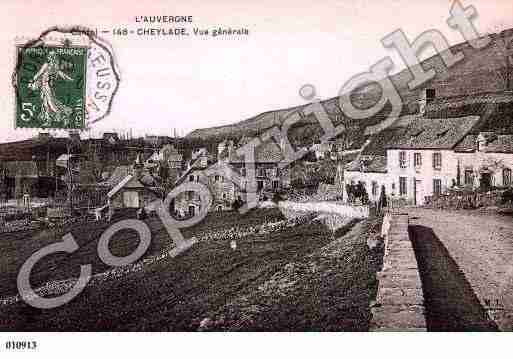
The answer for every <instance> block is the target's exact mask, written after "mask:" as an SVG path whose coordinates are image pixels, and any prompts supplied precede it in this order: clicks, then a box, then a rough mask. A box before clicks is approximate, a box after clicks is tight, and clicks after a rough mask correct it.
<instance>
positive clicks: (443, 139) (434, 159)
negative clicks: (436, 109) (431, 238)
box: [386, 116, 479, 205]
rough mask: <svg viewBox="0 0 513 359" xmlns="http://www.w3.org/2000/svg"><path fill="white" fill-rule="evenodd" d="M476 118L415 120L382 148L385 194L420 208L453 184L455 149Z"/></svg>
mask: <svg viewBox="0 0 513 359" xmlns="http://www.w3.org/2000/svg"><path fill="white" fill-rule="evenodd" d="M478 121H479V117H478V116H465V117H457V118H443V119H434V118H424V117H418V118H415V119H414V120H413V121H412V123H411V124H410V125H409V126H408V127H407V128H406V129H405V131H404V133H402V134H401V135H400V136H397V137H396V138H395V139H393V140H392V141H391V142H389V144H388V145H387V146H386V148H387V152H386V153H387V155H386V156H387V176H388V181H389V183H388V186H389V187H388V188H387V190H388V192H389V193H390V194H391V195H392V196H393V197H394V198H400V199H403V200H405V201H406V202H407V203H410V204H415V205H423V204H424V203H425V201H426V199H427V198H428V197H430V196H433V195H439V194H441V193H444V192H446V191H447V189H448V188H450V187H452V186H454V185H455V184H456V183H457V177H458V155H456V153H455V148H456V146H457V145H458V144H459V143H460V142H461V141H462V140H463V139H464V138H465V136H467V134H468V133H469V132H470V131H471V130H472V129H473V128H474V126H475V125H476V124H477V123H478Z"/></svg>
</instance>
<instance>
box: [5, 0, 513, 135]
mask: <svg viewBox="0 0 513 359" xmlns="http://www.w3.org/2000/svg"><path fill="white" fill-rule="evenodd" d="M461 3H462V5H463V6H469V5H473V6H475V7H476V9H477V12H478V14H479V15H478V17H477V18H476V19H475V20H474V23H475V26H476V28H477V29H478V30H479V31H480V32H481V33H486V32H496V31H497V30H501V29H505V28H512V27H513V17H512V16H511V14H513V1H511V0H468V1H465V0H463V1H462V2H461ZM451 4H452V0H451V1H449V0H423V1H418V0H390V1H382V0H350V1H349V0H338V1H337V0H323V1H322V2H315V1H306V0H272V1H269V0H260V1H251V2H250V1H247V0H211V1H208V2H205V1H198V0H187V1H176V0H167V1H146V0H137V1H131V0H111V1H87V2H84V1H83V2H81V4H78V2H77V1H57V0H44V1H20V0H1V1H0V21H1V23H2V31H1V32H0V47H1V49H2V50H3V51H2V52H1V53H2V56H1V57H0V142H7V141H9V142H10V141H15V140H22V139H26V138H29V137H31V136H33V135H35V134H37V132H38V130H21V129H14V125H13V123H14V116H15V114H14V91H13V87H12V84H11V76H12V73H13V70H14V66H15V65H14V60H15V56H14V54H15V52H14V48H15V38H16V37H17V36H21V37H27V38H34V37H38V36H39V34H40V33H41V32H43V31H45V30H46V29H48V28H50V27H53V26H73V25H80V26H85V27H89V28H98V29H107V30H112V29H123V28H127V29H133V30H137V29H138V28H141V27H147V28H150V27H152V28H159V27H160V28H169V27H186V28H187V29H188V32H189V33H192V32H193V28H200V29H212V28H216V27H219V26H221V27H223V28H228V27H231V28H241V27H242V28H247V29H248V30H249V35H248V36H235V37H228V38H226V37H215V38H214V37H211V36H209V37H197V36H183V37H170V36H167V37H157V36H155V37H148V36H136V35H129V36H113V35H112V34H111V33H109V34H102V38H103V39H104V40H105V41H106V42H108V43H109V44H110V45H111V47H112V49H113V52H114V56H115V58H116V61H117V64H118V67H119V71H120V77H121V82H120V88H119V91H118V92H117V94H116V96H115V98H114V101H113V106H112V110H111V113H110V115H109V116H108V117H106V118H104V119H103V120H101V121H100V122H98V123H96V124H95V125H94V127H93V129H92V134H93V136H97V135H101V133H102V132H104V131H112V130H118V131H128V130H129V129H132V134H133V135H134V136H135V135H145V134H159V135H172V134H173V131H174V130H173V129H174V128H176V129H177V130H178V133H179V134H181V135H185V134H186V133H188V132H190V131H191V130H194V129H196V128H204V127H212V126H220V125H227V124H231V123H235V122H238V121H241V120H244V119H247V118H250V117H252V116H255V115H257V114H259V113H261V112H265V111H269V110H274V109H279V108H286V107H290V106H295V105H301V104H304V103H305V100H304V99H302V98H301V97H300V96H299V89H300V88H301V87H302V86H303V85H305V84H312V85H313V86H315V89H316V92H317V96H318V97H319V98H322V99H324V98H329V97H333V96H336V95H337V94H338V92H339V90H340V88H341V87H342V85H343V84H344V83H345V82H346V81H347V80H348V79H349V78H350V77H352V76H353V75H356V74H358V73H360V72H363V71H367V70H368V69H369V67H370V66H372V65H373V64H374V63H376V62H378V61H379V60H380V59H382V58H383V57H385V56H390V57H391V58H392V59H393V61H394V63H395V64H396V70H399V69H402V68H404V65H403V63H402V61H401V60H400V58H399V56H398V55H397V53H395V52H394V51H393V50H389V49H385V48H384V47H383V46H382V44H381V42H380V40H381V38H383V37H384V36H386V35H387V34H389V33H391V32H393V31H394V30H396V29H398V28H400V29H402V30H403V31H404V32H405V33H406V34H407V36H408V37H409V38H410V39H414V38H415V37H416V36H418V35H419V34H420V33H422V32H423V31H426V30H429V29H437V30H439V31H441V32H442V33H443V34H444V35H445V36H446V37H447V39H448V40H449V42H450V43H451V44H456V43H459V42H462V41H463V38H462V37H461V35H460V34H459V33H458V32H457V31H455V30H453V29H451V28H450V27H449V26H448V25H447V24H446V20H447V18H448V17H449V10H450V6H451ZM163 15H168V16H192V18H193V22H192V23H188V24H172V23H170V24H142V23H137V22H136V21H135V17H136V16H139V17H140V16H163ZM429 55H431V53H430V51H429V50H428V51H426V52H425V53H424V54H423V57H427V56H429ZM394 72H395V71H394ZM55 135H62V133H55Z"/></svg>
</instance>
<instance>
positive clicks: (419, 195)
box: [415, 180, 424, 206]
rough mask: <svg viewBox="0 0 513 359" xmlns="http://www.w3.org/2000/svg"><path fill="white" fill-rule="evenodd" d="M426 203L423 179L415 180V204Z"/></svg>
mask: <svg viewBox="0 0 513 359" xmlns="http://www.w3.org/2000/svg"><path fill="white" fill-rule="evenodd" d="M423 204H424V189H423V188H422V181H421V180H415V205H416V206H422V205H423Z"/></svg>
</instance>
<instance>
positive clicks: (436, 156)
mask: <svg viewBox="0 0 513 359" xmlns="http://www.w3.org/2000/svg"><path fill="white" fill-rule="evenodd" d="M433 168H434V169H435V170H439V169H441V168H442V154H441V153H440V152H435V153H433Z"/></svg>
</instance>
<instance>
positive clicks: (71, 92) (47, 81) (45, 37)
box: [12, 27, 120, 130]
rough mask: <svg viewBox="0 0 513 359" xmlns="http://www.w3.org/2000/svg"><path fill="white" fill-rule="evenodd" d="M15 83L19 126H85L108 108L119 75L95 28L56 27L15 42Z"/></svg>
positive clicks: (117, 83)
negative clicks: (32, 37) (18, 42)
mask: <svg viewBox="0 0 513 359" xmlns="http://www.w3.org/2000/svg"><path fill="white" fill-rule="evenodd" d="M12 82H13V86H14V88H15V92H16V102H15V106H16V111H15V127H16V128H45V129H67V130H74V129H76V130H83V129H87V128H89V127H90V126H91V125H92V124H94V123H95V122H98V121H100V120H101V119H103V118H105V117H106V116H107V115H108V114H109V113H110V110H111V107H112V103H113V99H114V96H115V94H116V92H117V90H118V88H119V82H120V77H119V71H118V69H117V66H116V61H115V58H114V56H113V51H112V49H111V47H110V46H109V45H108V44H107V43H106V42H105V41H104V40H102V39H100V38H98V37H97V36H96V33H95V32H94V31H91V30H88V29H86V28H81V27H73V28H68V29H62V28H57V27H55V28H51V29H49V30H47V31H45V32H43V33H42V34H41V35H40V36H39V37H38V38H37V39H35V40H31V41H28V42H26V43H20V44H17V46H16V68H15V71H14V74H13V81H12Z"/></svg>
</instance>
